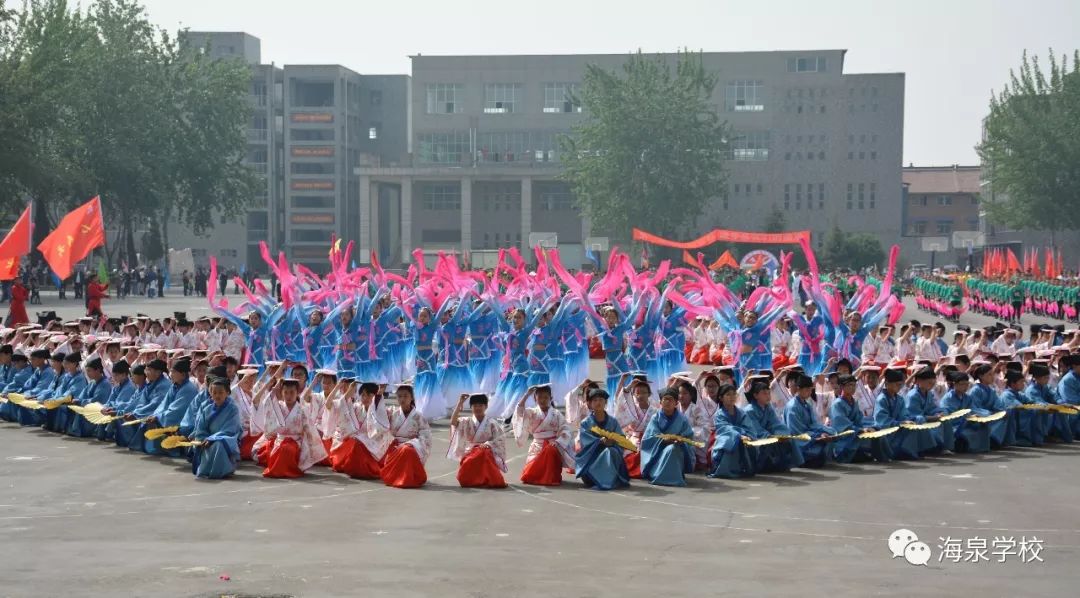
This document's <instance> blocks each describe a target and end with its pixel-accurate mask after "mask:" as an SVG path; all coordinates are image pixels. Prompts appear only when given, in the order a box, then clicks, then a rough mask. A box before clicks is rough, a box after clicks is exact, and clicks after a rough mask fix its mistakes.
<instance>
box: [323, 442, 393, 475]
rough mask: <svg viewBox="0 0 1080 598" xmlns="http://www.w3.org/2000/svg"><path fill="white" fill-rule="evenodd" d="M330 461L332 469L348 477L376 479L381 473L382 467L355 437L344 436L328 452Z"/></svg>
mask: <svg viewBox="0 0 1080 598" xmlns="http://www.w3.org/2000/svg"><path fill="white" fill-rule="evenodd" d="M330 462H331V463H333V468H334V471H336V472H338V473H343V474H345V475H347V476H349V477H350V478H359V479H361V480H377V479H379V476H380V475H381V474H382V467H381V466H380V465H379V462H378V461H376V460H375V457H372V456H371V451H369V450H368V448H367V447H366V446H364V443H363V442H360V441H359V440H357V439H355V438H346V439H345V441H344V442H342V443H341V444H339V445H338V446H337V448H335V449H334V450H333V452H332V453H330Z"/></svg>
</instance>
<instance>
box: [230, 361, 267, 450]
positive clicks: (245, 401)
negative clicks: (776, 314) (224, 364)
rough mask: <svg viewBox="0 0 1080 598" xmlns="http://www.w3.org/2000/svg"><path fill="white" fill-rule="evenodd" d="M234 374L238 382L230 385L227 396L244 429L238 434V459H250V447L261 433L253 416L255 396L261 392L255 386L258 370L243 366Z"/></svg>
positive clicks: (258, 422)
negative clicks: (234, 404)
mask: <svg viewBox="0 0 1080 598" xmlns="http://www.w3.org/2000/svg"><path fill="white" fill-rule="evenodd" d="M229 359H232V358H231V357H230V358H229ZM234 361H235V360H234ZM236 374H237V377H238V378H239V379H240V382H239V384H236V385H234V386H233V387H232V391H231V393H230V394H229V396H230V398H232V400H233V401H234V402H235V403H236V407H237V409H239V410H240V425H241V427H242V428H243V429H244V433H243V434H242V435H241V436H240V459H241V460H244V461H252V460H254V458H255V457H254V455H253V454H252V451H251V449H252V447H253V446H255V442H256V441H258V440H259V438H260V437H261V436H262V434H263V428H262V422H261V421H257V420H256V418H255V410H256V396H257V393H258V392H261V389H259V390H258V391H257V390H256V387H255V383H256V382H257V381H258V379H259V370H257V369H255V368H244V369H239V370H237V372H236Z"/></svg>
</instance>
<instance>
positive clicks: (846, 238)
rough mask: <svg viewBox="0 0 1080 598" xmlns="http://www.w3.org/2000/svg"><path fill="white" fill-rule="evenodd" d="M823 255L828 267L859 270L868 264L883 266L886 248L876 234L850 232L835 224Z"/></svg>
mask: <svg viewBox="0 0 1080 598" xmlns="http://www.w3.org/2000/svg"><path fill="white" fill-rule="evenodd" d="M823 257H824V263H825V264H826V265H827V266H828V267H831V268H846V269H849V270H859V269H861V268H866V267H868V266H878V267H881V266H882V265H883V264H884V262H885V249H883V248H882V246H881V241H880V240H879V239H878V238H877V237H875V236H874V235H870V234H867V233H854V234H848V233H845V232H844V231H842V230H840V227H838V226H834V227H833V229H832V231H831V232H830V233H829V238H828V240H826V242H825V255H824V256H823Z"/></svg>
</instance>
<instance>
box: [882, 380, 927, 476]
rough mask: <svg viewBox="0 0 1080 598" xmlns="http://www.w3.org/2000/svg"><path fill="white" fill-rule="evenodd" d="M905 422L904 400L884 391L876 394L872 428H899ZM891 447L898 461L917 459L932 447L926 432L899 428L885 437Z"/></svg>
mask: <svg viewBox="0 0 1080 598" xmlns="http://www.w3.org/2000/svg"><path fill="white" fill-rule="evenodd" d="M904 421H907V417H905V416H904V399H903V398H901V397H900V395H892V396H889V394H888V393H887V392H885V391H881V393H879V394H878V396H877V400H876V401H875V402H874V427H876V428H877V429H879V430H880V429H882V428H891V427H893V426H899V425H900V424H901V422H904ZM886 438H888V439H889V444H891V445H892V451H893V455H894V456H895V457H896V458H898V459H919V458H921V456H922V452H923V451H925V450H929V449H930V448H932V447H933V446H934V441H933V438H932V437H931V436H930V434H928V430H905V429H904V428H900V429H899V430H897V431H895V432H893V433H892V434H890V435H888V436H886Z"/></svg>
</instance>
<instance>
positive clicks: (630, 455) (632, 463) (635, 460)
mask: <svg viewBox="0 0 1080 598" xmlns="http://www.w3.org/2000/svg"><path fill="white" fill-rule="evenodd" d="M623 461H626V470H627V471H629V472H630V477H631V478H632V479H635V480H640V479H641V453H640V452H638V451H627V453H626V456H624V457H623Z"/></svg>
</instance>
